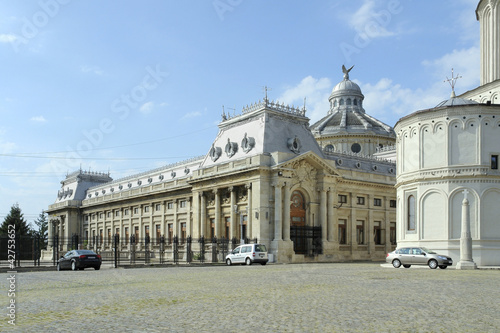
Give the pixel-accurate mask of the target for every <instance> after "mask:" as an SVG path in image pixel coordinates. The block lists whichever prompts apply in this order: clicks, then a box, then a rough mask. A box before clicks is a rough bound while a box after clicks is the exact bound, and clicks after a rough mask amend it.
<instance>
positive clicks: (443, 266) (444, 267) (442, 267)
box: [439, 265, 448, 269]
mask: <svg viewBox="0 0 500 333" xmlns="http://www.w3.org/2000/svg"><path fill="white" fill-rule="evenodd" d="M446 267H448V266H446V265H441V266H439V268H441V269H446Z"/></svg>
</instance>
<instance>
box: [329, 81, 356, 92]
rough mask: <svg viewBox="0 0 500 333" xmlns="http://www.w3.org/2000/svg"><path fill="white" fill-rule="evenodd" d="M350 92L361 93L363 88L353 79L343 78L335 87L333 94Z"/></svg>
mask: <svg viewBox="0 0 500 333" xmlns="http://www.w3.org/2000/svg"><path fill="white" fill-rule="evenodd" d="M349 92H351V93H359V94H361V88H360V87H359V86H358V85H357V84H356V83H354V82H352V81H351V80H343V81H341V82H339V83H338V84H337V85H336V86H335V87H334V88H333V90H332V95H333V94H334V93H337V94H345V93H349Z"/></svg>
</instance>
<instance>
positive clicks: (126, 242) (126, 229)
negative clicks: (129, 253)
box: [125, 227, 130, 245]
mask: <svg viewBox="0 0 500 333" xmlns="http://www.w3.org/2000/svg"><path fill="white" fill-rule="evenodd" d="M129 238H130V235H129V233H128V227H125V245H128V239H129Z"/></svg>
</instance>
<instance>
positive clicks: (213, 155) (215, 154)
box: [208, 144, 222, 162]
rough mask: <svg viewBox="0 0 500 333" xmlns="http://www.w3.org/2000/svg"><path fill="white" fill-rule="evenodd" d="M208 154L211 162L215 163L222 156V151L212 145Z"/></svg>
mask: <svg viewBox="0 0 500 333" xmlns="http://www.w3.org/2000/svg"><path fill="white" fill-rule="evenodd" d="M208 154H209V155H210V158H211V159H212V162H215V161H217V160H218V159H219V157H220V155H221V154H222V149H220V147H215V146H214V145H213V144H212V148H210V152H209V153H208Z"/></svg>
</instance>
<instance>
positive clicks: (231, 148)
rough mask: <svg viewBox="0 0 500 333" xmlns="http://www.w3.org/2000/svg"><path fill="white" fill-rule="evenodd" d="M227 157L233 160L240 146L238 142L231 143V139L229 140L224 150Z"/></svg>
mask: <svg viewBox="0 0 500 333" xmlns="http://www.w3.org/2000/svg"><path fill="white" fill-rule="evenodd" d="M224 151H225V152H226V155H227V157H229V158H231V157H233V156H234V154H236V152H237V151H238V144H237V143H236V142H231V139H229V138H228V139H227V144H226V148H225V150H224Z"/></svg>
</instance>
